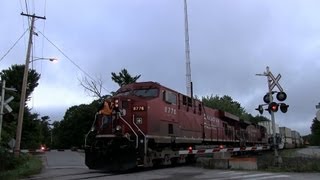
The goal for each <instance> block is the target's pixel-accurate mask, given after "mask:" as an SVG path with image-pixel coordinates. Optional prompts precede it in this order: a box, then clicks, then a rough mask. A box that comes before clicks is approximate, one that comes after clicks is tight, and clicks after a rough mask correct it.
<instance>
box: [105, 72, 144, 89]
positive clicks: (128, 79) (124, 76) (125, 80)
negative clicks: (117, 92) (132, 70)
mask: <svg viewBox="0 0 320 180" xmlns="http://www.w3.org/2000/svg"><path fill="white" fill-rule="evenodd" d="M140 76H141V75H137V76H134V77H133V76H131V75H130V74H129V73H128V71H127V69H122V70H121V71H120V72H119V74H118V75H117V74H116V73H114V72H112V73H111V79H112V80H113V81H114V82H115V83H117V84H118V85H119V86H120V87H122V86H123V85H126V84H130V83H134V82H136V81H137V80H138V79H139V78H140Z"/></svg>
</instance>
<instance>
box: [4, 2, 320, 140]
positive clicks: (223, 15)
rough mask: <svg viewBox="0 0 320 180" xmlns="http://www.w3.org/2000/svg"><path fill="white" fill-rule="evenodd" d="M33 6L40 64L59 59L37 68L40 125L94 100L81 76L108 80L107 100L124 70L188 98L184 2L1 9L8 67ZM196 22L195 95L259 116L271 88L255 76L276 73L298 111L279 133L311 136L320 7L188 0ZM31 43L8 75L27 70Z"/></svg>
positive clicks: (22, 47)
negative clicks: (227, 100) (225, 99)
mask: <svg viewBox="0 0 320 180" xmlns="http://www.w3.org/2000/svg"><path fill="white" fill-rule="evenodd" d="M25 2H27V7H28V13H31V14H33V13H35V14H36V15H37V16H46V18H47V19H46V20H42V19H38V20H37V21H36V23H35V28H36V29H35V32H38V36H34V48H33V52H34V56H36V57H56V58H58V59H59V61H58V63H55V64H52V63H50V62H49V61H41V60H39V61H35V62H33V63H32V64H31V65H30V68H34V69H35V70H36V71H37V72H38V73H40V74H41V79H40V82H39V83H40V84H39V86H38V87H37V88H36V90H35V92H34V93H33V95H32V100H31V101H30V102H29V106H30V107H32V109H33V111H34V112H38V113H40V115H41V116H44V115H49V116H50V117H51V119H52V120H61V119H62V117H63V115H64V113H65V111H66V109H67V108H68V107H70V106H72V105H79V104H82V103H90V102H91V101H92V100H93V98H92V97H90V96H88V94H87V93H86V92H85V91H84V89H83V88H82V87H81V86H80V82H79V79H82V78H83V77H85V76H86V74H85V73H84V72H83V71H85V72H86V73H87V74H89V75H90V76H91V77H94V78H96V77H101V78H102V79H103V82H104V87H105V89H107V90H108V91H104V94H108V93H110V91H115V90H116V89H117V88H118V85H117V84H115V83H114V82H113V81H112V80H111V72H119V71H120V70H121V69H122V68H126V69H127V70H128V71H129V73H130V74H131V75H138V74H141V78H140V79H139V81H156V82H159V83H161V84H162V85H165V86H167V87H169V88H171V89H174V90H177V91H179V92H182V93H186V72H185V69H186V67H185V62H186V61H185V39H184V6H183V0H95V1H88V0H86V1H85V0H68V1H66V0H47V1H45V0H43V1H41V2H39V1H35V0H32V1H31V0H26V1H24V0H1V1H0V23H1V28H0V34H1V35H0V37H1V41H0V57H3V55H5V54H6V52H7V51H8V50H9V49H10V48H11V47H12V46H13V44H14V43H15V42H16V41H17V40H18V38H19V37H20V36H21V35H22V34H23V32H25V30H26V29H27V28H28V18H26V17H25V16H21V15H20V13H21V12H24V13H27V10H26V9H27V8H26V4H25ZM188 13H189V35H190V48H191V54H190V55H191V71H192V82H193V85H194V94H195V95H197V96H198V97H202V96H208V95H209V96H210V95H211V94H212V95H219V96H223V95H229V96H231V97H232V98H233V99H234V100H235V101H238V102H239V103H240V104H241V105H242V106H243V107H244V108H245V110H246V111H247V112H249V113H251V114H252V115H254V116H255V115H257V114H258V112H257V111H256V110H255V108H256V107H257V106H258V105H259V104H261V103H263V100H262V97H263V96H264V94H265V93H266V92H267V88H268V87H267V78H266V77H263V76H256V74H258V73H263V72H265V71H266V66H269V67H270V70H271V72H272V73H273V74H274V75H275V76H277V75H278V74H279V73H280V74H281V76H282V77H281V79H280V81H279V82H280V84H281V86H282V87H283V89H284V90H285V92H286V93H287V95H288V98H287V100H286V103H287V104H289V105H290V107H289V110H288V112H287V113H286V114H283V113H281V112H278V113H276V114H275V117H276V123H278V124H279V125H280V126H287V127H289V128H291V129H294V130H298V131H299V132H300V133H301V134H303V135H305V134H308V133H310V126H311V123H312V120H313V118H314V117H315V113H316V111H317V110H316V108H315V105H316V104H318V102H319V101H320V93H319V92H320V91H319V89H320V80H319V74H320V61H319V58H320V20H319V19H320V1H317V0H314V1H311V0H300V1H298V0H265V1H263V0H259V1H257V0H188ZM42 34H44V36H45V37H47V38H48V39H49V40H50V41H51V42H52V43H53V44H54V45H53V44H51V43H50V42H49V41H48V40H46V38H44V36H43V35H42ZM27 39H28V33H26V34H25V36H24V37H23V38H22V39H21V40H20V41H19V42H18V43H17V45H16V46H15V47H14V48H13V49H12V50H11V51H10V52H9V53H8V55H7V56H5V57H4V58H3V59H2V60H1V61H0V70H3V69H7V68H8V67H10V66H11V65H12V64H23V63H24V62H25V56H26V49H27ZM55 46H56V47H58V48H59V49H60V50H58V49H57V48H56V47H55ZM61 51H62V52H63V53H61ZM66 56H67V57H66ZM70 60H71V61H73V62H74V63H76V64H77V65H78V66H79V67H81V68H82V70H83V71H81V70H79V68H78V67H77V66H75V65H74V64H73V63H72V62H71V61H70ZM275 90H277V89H276V88H275ZM264 115H265V116H266V117H267V118H270V115H269V114H268V113H266V112H265V113H264Z"/></svg>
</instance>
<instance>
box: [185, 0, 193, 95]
mask: <svg viewBox="0 0 320 180" xmlns="http://www.w3.org/2000/svg"><path fill="white" fill-rule="evenodd" d="M184 26H185V51H186V86H187V95H188V96H189V97H191V96H192V89H191V66H190V45H189V28H188V8H187V0H184Z"/></svg>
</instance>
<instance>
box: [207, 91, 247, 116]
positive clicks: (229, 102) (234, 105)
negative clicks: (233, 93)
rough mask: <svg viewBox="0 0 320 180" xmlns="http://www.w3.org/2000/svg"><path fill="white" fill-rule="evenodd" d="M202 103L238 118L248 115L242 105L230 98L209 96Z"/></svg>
mask: <svg viewBox="0 0 320 180" xmlns="http://www.w3.org/2000/svg"><path fill="white" fill-rule="evenodd" d="M202 102H203V103H204V105H205V106H208V107H211V108H214V109H220V110H222V111H226V112H229V113H231V114H234V115H236V116H239V117H240V116H242V115H244V114H245V113H246V111H245V110H244V108H243V107H241V105H240V103H238V102H237V101H234V100H233V99H232V98H231V97H230V96H227V95H224V96H223V97H219V96H217V95H216V96H213V95H211V96H207V97H202Z"/></svg>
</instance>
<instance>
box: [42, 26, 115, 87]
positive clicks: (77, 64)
mask: <svg viewBox="0 0 320 180" xmlns="http://www.w3.org/2000/svg"><path fill="white" fill-rule="evenodd" d="M38 32H39V33H40V34H41V35H42V36H43V37H44V38H45V39H46V40H47V41H48V42H49V43H50V44H51V45H53V46H54V47H55V48H57V50H58V51H59V52H60V53H61V54H62V55H63V56H64V57H65V58H67V59H68V60H69V61H70V62H71V63H72V64H73V65H74V66H76V67H77V68H78V69H79V70H80V71H81V72H83V73H84V74H85V75H86V76H88V77H89V78H90V79H91V80H92V81H95V79H94V78H92V77H91V76H90V74H88V73H87V72H86V71H84V70H83V69H82V68H81V67H80V66H79V65H78V64H76V63H75V62H74V61H73V60H71V59H70V58H69V57H68V56H67V55H66V54H65V53H64V52H63V51H62V50H61V49H60V48H59V47H58V46H57V45H55V44H54V43H53V42H52V41H50V40H49V39H48V38H47V37H46V36H45V35H44V34H42V32H40V31H38ZM102 88H103V89H104V90H106V91H107V92H109V93H110V91H109V90H107V89H106V88H104V87H102Z"/></svg>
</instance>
